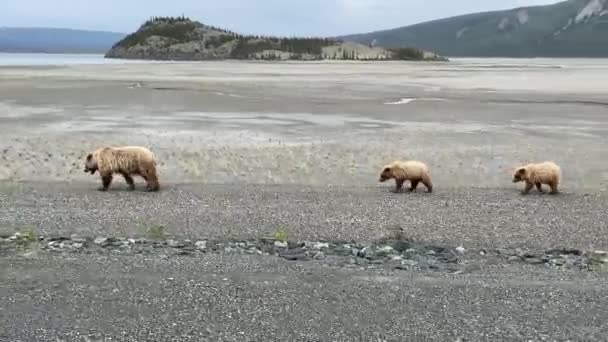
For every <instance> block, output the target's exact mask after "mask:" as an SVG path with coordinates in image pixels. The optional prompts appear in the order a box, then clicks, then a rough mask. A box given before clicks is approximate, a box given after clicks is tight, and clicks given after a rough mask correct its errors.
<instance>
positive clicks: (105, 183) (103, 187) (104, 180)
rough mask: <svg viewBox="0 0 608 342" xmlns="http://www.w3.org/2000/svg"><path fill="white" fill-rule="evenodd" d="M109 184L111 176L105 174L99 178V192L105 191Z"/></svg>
mask: <svg viewBox="0 0 608 342" xmlns="http://www.w3.org/2000/svg"><path fill="white" fill-rule="evenodd" d="M110 183H112V174H109V175H108V174H105V175H103V176H101V188H99V190H100V191H107V190H108V188H109V187H110Z"/></svg>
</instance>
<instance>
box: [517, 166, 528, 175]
mask: <svg viewBox="0 0 608 342" xmlns="http://www.w3.org/2000/svg"><path fill="white" fill-rule="evenodd" d="M515 173H516V174H518V175H525V174H526V168H525V167H520V168H519V169H517V171H515Z"/></svg>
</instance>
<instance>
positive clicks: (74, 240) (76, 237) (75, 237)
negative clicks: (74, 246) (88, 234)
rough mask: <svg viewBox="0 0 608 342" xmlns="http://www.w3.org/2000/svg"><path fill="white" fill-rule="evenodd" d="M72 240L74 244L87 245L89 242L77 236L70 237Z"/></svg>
mask: <svg viewBox="0 0 608 342" xmlns="http://www.w3.org/2000/svg"><path fill="white" fill-rule="evenodd" d="M70 240H72V241H73V242H78V243H85V242H87V239H85V238H83V237H79V236H78V235H76V234H72V235H71V236H70Z"/></svg>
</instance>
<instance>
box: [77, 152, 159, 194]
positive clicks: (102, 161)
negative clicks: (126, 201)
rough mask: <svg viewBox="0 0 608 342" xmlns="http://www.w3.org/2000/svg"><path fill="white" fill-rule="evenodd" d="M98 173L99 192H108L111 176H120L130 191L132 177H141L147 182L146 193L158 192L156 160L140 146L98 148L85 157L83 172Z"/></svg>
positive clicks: (132, 184) (133, 183) (133, 185)
mask: <svg viewBox="0 0 608 342" xmlns="http://www.w3.org/2000/svg"><path fill="white" fill-rule="evenodd" d="M95 171H99V175H100V176H101V182H102V186H101V188H99V190H101V191H106V190H108V188H109V186H110V183H112V176H113V175H114V174H116V173H118V174H121V175H122V176H123V177H124V178H125V181H126V182H127V184H128V185H129V189H130V190H134V189H135V182H134V181H133V177H132V176H141V177H142V178H143V179H145V180H146V182H147V189H148V191H158V189H159V184H158V174H157V172H156V159H155V157H154V154H153V153H152V151H150V150H149V149H147V148H145V147H141V146H120V147H103V148H99V149H97V150H95V151H93V152H91V153H89V154H88V155H87V157H86V161H85V166H84V172H90V173H91V174H95Z"/></svg>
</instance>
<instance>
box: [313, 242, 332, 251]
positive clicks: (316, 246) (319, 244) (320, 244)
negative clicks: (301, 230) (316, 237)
mask: <svg viewBox="0 0 608 342" xmlns="http://www.w3.org/2000/svg"><path fill="white" fill-rule="evenodd" d="M324 248H329V244H328V243H326V242H317V243H315V244H314V245H313V249H316V250H319V251H320V250H322V249H324Z"/></svg>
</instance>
